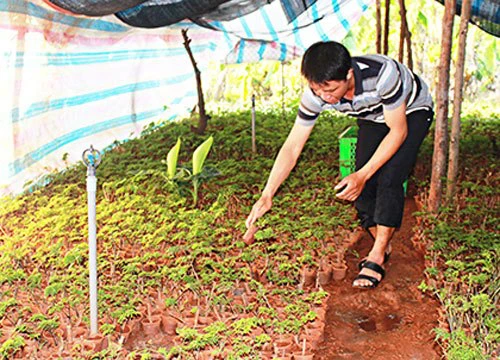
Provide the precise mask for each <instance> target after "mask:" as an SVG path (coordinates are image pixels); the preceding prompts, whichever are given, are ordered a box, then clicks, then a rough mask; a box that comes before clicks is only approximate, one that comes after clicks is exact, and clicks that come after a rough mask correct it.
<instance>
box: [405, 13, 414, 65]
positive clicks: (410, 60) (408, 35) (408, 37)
mask: <svg viewBox="0 0 500 360" xmlns="http://www.w3.org/2000/svg"><path fill="white" fill-rule="evenodd" d="M405 18H406V17H405ZM405 21H406V19H405ZM406 50H407V51H408V59H407V60H408V68H409V69H410V70H412V71H413V54H412V53H411V32H410V29H408V22H407V23H406Z"/></svg>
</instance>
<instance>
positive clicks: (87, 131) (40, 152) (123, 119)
mask: <svg viewBox="0 0 500 360" xmlns="http://www.w3.org/2000/svg"><path fill="white" fill-rule="evenodd" d="M164 111H165V110H164V108H163V107H161V108H160V109H155V110H150V111H145V112H142V113H139V114H132V115H125V116H120V117H117V118H115V119H112V120H107V121H103V122H100V123H97V124H92V125H90V126H86V127H84V128H81V129H78V130H75V131H72V132H70V133H67V134H64V135H62V136H60V137H58V138H56V139H54V140H52V141H51V142H49V143H47V144H45V145H43V146H41V147H39V148H38V149H36V150H34V151H32V152H30V153H29V154H26V155H25V156H24V157H23V159H17V160H15V161H14V162H13V163H10V164H9V173H10V176H14V175H16V174H18V173H20V172H21V171H23V170H24V169H26V168H28V167H30V166H31V165H33V164H35V163H36V162H38V161H40V160H41V159H43V158H44V157H45V156H47V155H49V154H50V153H52V152H54V151H56V150H57V149H59V148H61V147H63V146H64V145H67V144H69V143H71V142H73V141H76V140H78V139H81V138H83V137H86V136H90V135H93V134H97V133H100V132H102V131H105V130H109V129H112V128H115V127H118V126H122V125H126V124H130V123H134V122H139V121H143V120H146V119H149V118H152V117H154V116H157V115H160V114H161V113H162V112H164Z"/></svg>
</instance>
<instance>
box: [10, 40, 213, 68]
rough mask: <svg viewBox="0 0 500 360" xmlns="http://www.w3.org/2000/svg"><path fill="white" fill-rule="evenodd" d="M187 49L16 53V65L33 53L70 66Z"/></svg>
mask: <svg viewBox="0 0 500 360" xmlns="http://www.w3.org/2000/svg"><path fill="white" fill-rule="evenodd" d="M214 46H215V44H214V43H209V44H203V45H195V46H192V47H191V49H192V51H193V53H195V54H196V53H199V52H203V51H206V50H212V49H213V48H214ZM185 54H186V49H185V48H184V47H182V48H180V47H179V48H173V49H162V50H135V51H134V50H130V51H126V50H125V51H109V52H97V53H64V54H54V53H39V54H30V53H27V55H26V56H25V54H24V53H22V52H21V53H17V54H16V64H15V66H16V67H23V66H24V61H25V60H24V59H25V57H27V58H30V57H32V56H33V55H35V56H39V57H44V56H45V57H47V64H46V65H47V66H68V65H87V64H98V63H107V62H115V61H125V60H136V59H153V58H158V57H174V56H180V55H185ZM3 55H4V56H5V57H9V53H4V54H3Z"/></svg>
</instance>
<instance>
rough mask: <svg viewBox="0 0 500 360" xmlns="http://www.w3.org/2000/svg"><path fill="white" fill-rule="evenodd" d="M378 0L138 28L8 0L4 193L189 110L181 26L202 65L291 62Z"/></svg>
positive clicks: (0, 128) (0, 8)
mask: <svg viewBox="0 0 500 360" xmlns="http://www.w3.org/2000/svg"><path fill="white" fill-rule="evenodd" d="M372 1H373V0H350V1H347V0H346V1H343V2H342V3H341V4H339V2H338V1H336V0H333V1H331V0H318V1H317V2H315V3H314V4H313V6H311V7H310V8H309V9H307V10H306V11H305V12H303V14H301V15H300V16H298V17H297V18H295V20H293V21H292V22H291V23H289V22H288V18H287V14H285V12H284V11H283V8H282V6H281V3H280V2H279V1H274V2H272V3H271V4H268V5H265V6H263V7H261V8H259V9H258V10H257V11H254V12H252V13H250V14H248V15H247V16H244V17H241V18H238V19H235V20H232V21H226V22H222V21H203V24H204V27H200V26H198V25H196V24H194V23H192V22H188V21H185V22H181V23H178V24H176V25H174V26H169V27H166V28H158V29H139V28H132V27H129V26H127V25H126V24H124V23H122V22H121V21H119V20H118V19H117V18H116V17H115V16H106V17H99V18H88V17H83V16H72V15H68V14H63V13H61V12H59V11H56V10H54V9H53V8H51V7H50V6H48V5H47V4H46V3H45V2H44V1H42V0H36V1H35V0H34V1H23V2H21V1H18V0H7V1H5V0H4V2H2V3H0V48H1V51H0V69H1V79H2V81H1V82H0V96H1V98H2V102H0V144H2V155H3V156H2V157H0V195H5V194H9V193H18V192H20V191H22V190H23V185H24V184H25V182H26V181H31V180H34V181H38V180H40V179H41V178H40V177H41V176H43V175H44V174H47V173H50V172H51V171H55V170H57V169H62V168H65V167H66V166H67V164H71V163H74V162H76V161H79V160H80V159H81V154H82V152H83V150H85V149H86V148H88V147H89V145H90V144H92V145H93V146H94V147H95V148H96V149H99V150H101V151H102V150H103V149H104V150H105V149H106V148H107V147H108V146H110V145H111V144H112V143H113V142H114V141H115V140H118V141H121V140H124V139H127V138H130V137H133V136H137V135H138V134H140V132H141V131H142V129H143V128H144V126H145V125H147V124H149V123H151V122H156V123H158V122H161V121H170V120H172V119H175V118H176V117H178V116H179V115H185V114H187V113H188V112H189V111H190V110H191V109H192V108H193V106H194V105H195V104H196V103H197V94H196V81H195V78H194V71H193V68H192V65H191V63H190V61H189V58H188V55H187V53H186V50H185V49H184V46H183V40H182V35H181V28H188V29H189V31H188V35H189V37H190V38H191V39H192V42H191V49H192V51H193V53H194V57H195V58H196V60H197V63H198V66H199V67H200V69H201V70H202V72H203V69H204V68H205V67H206V65H207V61H208V60H209V59H210V60H215V61H221V62H238V63H240V62H245V61H258V60H260V59H275V60H286V59H292V58H294V57H296V56H300V55H301V54H302V53H303V51H304V49H305V48H307V47H308V46H309V45H310V44H312V43H314V42H316V41H319V40H327V39H333V40H341V39H342V38H343V37H344V36H345V35H346V33H347V31H348V29H349V28H350V26H351V25H352V24H354V23H355V22H356V21H357V20H358V19H359V18H360V16H361V14H362V12H363V11H364V10H366V8H368V6H369V5H370V4H371V3H372ZM271 19H272V20H271ZM211 29H216V31H213V30H211ZM257 39H258V40H257ZM82 176H84V174H82Z"/></svg>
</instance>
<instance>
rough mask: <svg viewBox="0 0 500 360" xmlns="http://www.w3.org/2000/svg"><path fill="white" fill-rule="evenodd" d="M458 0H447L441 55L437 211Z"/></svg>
mask: <svg viewBox="0 0 500 360" xmlns="http://www.w3.org/2000/svg"><path fill="white" fill-rule="evenodd" d="M455 6H456V0H445V9H444V16H443V27H442V29H443V30H442V36H441V57H440V62H439V80H438V87H437V95H436V98H437V106H436V130H435V133H434V154H433V155H432V174H431V186H430V189H429V198H428V206H429V210H430V211H431V212H434V213H436V212H437V211H438V210H439V206H440V205H441V198H442V194H441V192H442V190H443V181H442V178H443V177H444V176H445V174H446V150H447V146H446V145H447V142H448V101H449V94H448V91H449V87H450V74H449V73H450V57H451V44H452V33H453V18H454V16H455Z"/></svg>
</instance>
